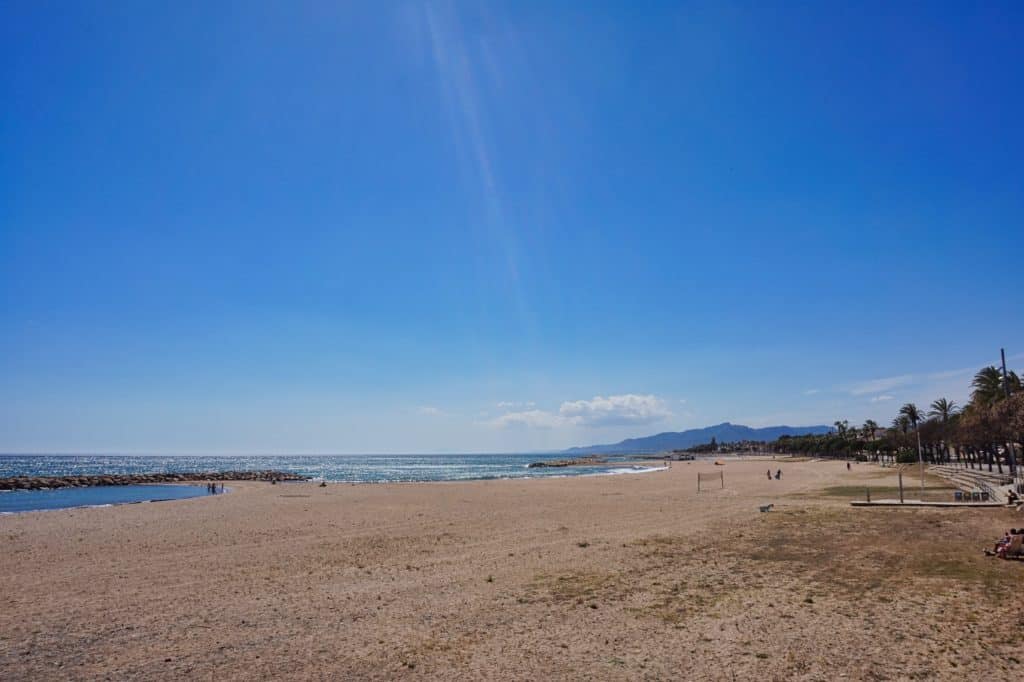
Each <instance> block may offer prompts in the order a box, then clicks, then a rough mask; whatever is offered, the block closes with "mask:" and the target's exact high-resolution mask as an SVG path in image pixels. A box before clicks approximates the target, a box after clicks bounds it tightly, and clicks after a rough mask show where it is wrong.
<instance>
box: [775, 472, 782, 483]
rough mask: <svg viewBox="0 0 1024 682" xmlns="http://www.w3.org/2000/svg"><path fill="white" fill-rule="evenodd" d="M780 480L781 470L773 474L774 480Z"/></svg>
mask: <svg viewBox="0 0 1024 682" xmlns="http://www.w3.org/2000/svg"><path fill="white" fill-rule="evenodd" d="M781 478H782V469H779V470H778V471H776V472H775V480H776V481H778V480H779V479H781Z"/></svg>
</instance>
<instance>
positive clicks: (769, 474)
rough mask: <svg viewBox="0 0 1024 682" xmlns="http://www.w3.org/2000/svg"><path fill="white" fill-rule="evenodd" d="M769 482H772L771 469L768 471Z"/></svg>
mask: <svg viewBox="0 0 1024 682" xmlns="http://www.w3.org/2000/svg"><path fill="white" fill-rule="evenodd" d="M768 480H769V481H770V480H772V470H771V469H769V470H768Z"/></svg>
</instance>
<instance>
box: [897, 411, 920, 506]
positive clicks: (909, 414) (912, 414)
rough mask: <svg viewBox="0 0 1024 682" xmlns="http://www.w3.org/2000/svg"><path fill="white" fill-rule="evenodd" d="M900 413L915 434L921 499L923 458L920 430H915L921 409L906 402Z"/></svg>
mask: <svg viewBox="0 0 1024 682" xmlns="http://www.w3.org/2000/svg"><path fill="white" fill-rule="evenodd" d="M900 414H901V415H902V416H904V417H906V418H907V419H908V420H909V421H910V423H911V424H913V426H914V433H915V434H916V435H917V464H918V466H920V467H921V499H922V500H923V499H924V458H923V457H922V456H921V432H920V431H918V430H917V424H918V422H920V421H921V411H920V410H919V409H917V405H915V404H914V403H907V404H906V405H904V406H903V407H901V408H900Z"/></svg>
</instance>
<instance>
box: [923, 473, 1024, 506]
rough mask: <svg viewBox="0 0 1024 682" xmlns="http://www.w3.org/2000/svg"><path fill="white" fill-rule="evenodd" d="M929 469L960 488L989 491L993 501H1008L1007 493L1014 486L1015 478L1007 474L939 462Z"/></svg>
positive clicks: (967, 490) (970, 490)
mask: <svg viewBox="0 0 1024 682" xmlns="http://www.w3.org/2000/svg"><path fill="white" fill-rule="evenodd" d="M928 470H929V471H930V472H931V473H933V474H935V475H937V476H941V477H942V478H944V479H946V480H947V481H949V482H950V483H952V484H953V485H955V486H956V487H957V488H959V489H960V490H963V491H966V492H973V491H975V490H980V491H984V492H987V493H988V496H989V499H990V500H992V501H993V502H1003V503H1005V502H1006V493H1007V491H1008V490H1010V488H1012V487H1013V479H1012V478H1011V477H1010V476H1008V475H1005V474H999V473H996V472H992V473H989V472H988V471H983V470H980V469H964V468H963V467H957V466H952V465H950V464H939V465H933V466H930V467H928Z"/></svg>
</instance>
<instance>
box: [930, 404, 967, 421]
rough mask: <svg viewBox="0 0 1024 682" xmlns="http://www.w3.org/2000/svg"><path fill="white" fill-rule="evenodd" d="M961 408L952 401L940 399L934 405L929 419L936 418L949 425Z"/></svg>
mask: <svg viewBox="0 0 1024 682" xmlns="http://www.w3.org/2000/svg"><path fill="white" fill-rule="evenodd" d="M959 411H960V408H959V407H958V406H957V404H956V403H955V402H954V401H952V400H946V399H945V398H939V399H938V400H936V401H935V402H933V403H932V409H931V410H930V411H929V412H928V416H929V417H935V418H937V419H938V420H939V421H940V422H942V424H943V425H946V424H948V423H949V420H950V419H952V418H953V415H955V414H956V413H957V412H959Z"/></svg>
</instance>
